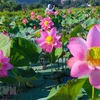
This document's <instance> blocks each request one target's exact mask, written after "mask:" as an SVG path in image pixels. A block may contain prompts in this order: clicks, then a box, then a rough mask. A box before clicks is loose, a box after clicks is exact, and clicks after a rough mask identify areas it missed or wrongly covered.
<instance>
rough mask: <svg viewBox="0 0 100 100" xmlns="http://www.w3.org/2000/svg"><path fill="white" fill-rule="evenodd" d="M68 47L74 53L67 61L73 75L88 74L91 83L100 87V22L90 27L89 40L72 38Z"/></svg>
mask: <svg viewBox="0 0 100 100" xmlns="http://www.w3.org/2000/svg"><path fill="white" fill-rule="evenodd" d="M67 47H68V48H69V50H70V52H71V54H72V55H73V57H72V58H70V59H69V60H68V62H67V64H68V66H69V67H70V69H71V76H72V77H81V76H83V75H88V76H89V81H90V84H91V85H92V86H94V87H95V88H97V89H100V24H97V25H94V26H93V27H92V28H91V29H90V31H89V33H88V36H87V40H84V39H82V38H80V37H75V38H71V39H70V41H69V44H68V46H67Z"/></svg>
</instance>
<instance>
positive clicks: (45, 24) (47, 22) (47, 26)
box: [40, 17, 54, 30]
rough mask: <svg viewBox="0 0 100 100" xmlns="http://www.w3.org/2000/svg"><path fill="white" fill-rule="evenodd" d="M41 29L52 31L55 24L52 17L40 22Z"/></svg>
mask: <svg viewBox="0 0 100 100" xmlns="http://www.w3.org/2000/svg"><path fill="white" fill-rule="evenodd" d="M40 25H41V28H42V29H44V30H50V29H51V27H52V26H53V25H54V23H53V22H52V21H51V19H50V17H48V18H43V19H42V20H41V22H40Z"/></svg>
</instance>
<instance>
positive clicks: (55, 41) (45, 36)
mask: <svg viewBox="0 0 100 100" xmlns="http://www.w3.org/2000/svg"><path fill="white" fill-rule="evenodd" d="M60 37H61V36H60V35H56V28H52V29H51V30H50V32H48V31H42V32H41V37H40V38H39V39H37V40H36V42H37V43H39V44H40V47H41V48H42V49H43V51H45V52H49V53H51V52H52V50H53V48H60V47H61V46H62V45H61V43H60V41H59V39H60Z"/></svg>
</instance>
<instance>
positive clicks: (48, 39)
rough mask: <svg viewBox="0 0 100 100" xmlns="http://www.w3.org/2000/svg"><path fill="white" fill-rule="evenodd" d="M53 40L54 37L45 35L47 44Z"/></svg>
mask: <svg viewBox="0 0 100 100" xmlns="http://www.w3.org/2000/svg"><path fill="white" fill-rule="evenodd" d="M53 41H54V39H53V37H52V36H47V37H46V43H47V44H52V43H53Z"/></svg>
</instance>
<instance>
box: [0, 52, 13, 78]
mask: <svg viewBox="0 0 100 100" xmlns="http://www.w3.org/2000/svg"><path fill="white" fill-rule="evenodd" d="M9 61H10V58H8V57H4V55H3V52H2V50H0V76H1V77H6V76H7V75H8V72H7V71H8V70H9V69H11V68H13V66H12V65H11V64H9Z"/></svg>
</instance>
